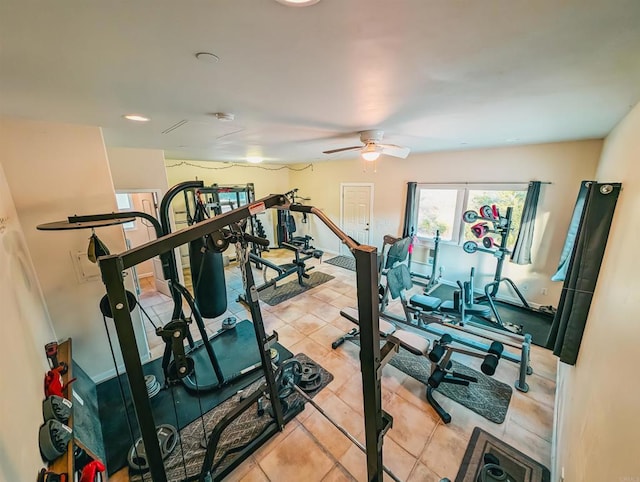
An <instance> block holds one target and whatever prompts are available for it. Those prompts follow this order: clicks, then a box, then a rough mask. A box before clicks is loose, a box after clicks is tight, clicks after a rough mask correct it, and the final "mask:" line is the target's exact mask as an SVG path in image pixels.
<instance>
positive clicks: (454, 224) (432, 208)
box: [416, 186, 463, 242]
mask: <svg viewBox="0 0 640 482" xmlns="http://www.w3.org/2000/svg"><path fill="white" fill-rule="evenodd" d="M461 192H462V191H461V190H460V189H456V188H451V187H450V186H449V187H446V188H445V187H439V186H429V187H420V188H419V189H418V190H417V193H416V194H417V196H418V203H417V206H418V215H417V217H416V219H417V229H416V231H417V236H418V237H419V238H435V236H436V231H439V232H440V239H442V240H443V241H455V242H457V241H458V233H459V231H460V219H461V216H458V215H457V213H458V212H459V208H460V205H461V203H462V201H463V199H462V196H461Z"/></svg>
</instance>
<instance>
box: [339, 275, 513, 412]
mask: <svg viewBox="0 0 640 482" xmlns="http://www.w3.org/2000/svg"><path fill="white" fill-rule="evenodd" d="M405 268H406V267H405ZM340 314H341V315H342V316H343V317H344V318H346V319H348V320H349V321H351V322H352V323H355V324H356V325H358V326H360V323H359V320H358V311H357V310H355V309H353V308H346V309H344V310H342V311H340ZM379 321H380V323H379V327H380V336H382V337H383V338H384V339H386V340H387V342H389V343H390V344H391V345H392V346H391V347H390V349H389V351H388V352H386V353H385V357H384V359H383V361H382V362H381V364H383V365H384V364H385V363H387V362H388V361H389V360H390V359H391V358H392V357H393V355H395V354H396V353H397V352H398V349H399V348H400V347H402V348H404V349H405V350H407V351H409V352H410V353H412V354H413V355H416V356H419V357H420V356H424V357H427V358H428V359H429V360H430V361H431V375H430V376H429V379H428V382H427V389H426V398H427V401H428V402H429V404H430V405H431V406H432V407H433V408H434V410H435V411H436V413H437V414H438V416H439V417H440V418H441V419H442V421H443V422H444V423H449V422H451V415H450V414H449V413H447V411H446V410H445V409H444V408H443V407H442V406H441V405H440V404H439V403H438V401H437V400H436V399H435V398H434V397H433V390H435V389H436V388H438V387H439V386H440V384H441V383H451V384H455V385H465V386H467V385H469V384H470V383H476V382H477V381H478V380H477V379H476V378H475V377H472V376H469V375H466V374H464V373H457V372H455V371H452V370H451V366H452V363H451V355H453V353H461V354H464V355H468V356H473V357H477V358H482V359H483V362H482V365H481V370H482V372H483V373H484V374H485V375H487V376H492V375H493V374H494V373H495V371H496V367H497V366H498V362H499V360H500V355H501V354H502V352H503V350H504V347H503V346H502V345H501V344H500V343H498V342H494V343H493V344H492V351H491V352H490V353H483V352H479V351H475V350H474V351H471V350H466V349H462V348H457V347H454V346H452V345H451V343H452V342H453V341H454V339H453V337H452V336H451V335H450V334H448V333H445V334H443V335H442V336H441V337H440V338H439V339H438V340H436V341H434V342H433V343H431V342H430V341H429V340H428V339H427V338H424V337H422V336H420V335H417V334H415V333H412V332H409V331H407V330H400V329H398V328H397V327H396V326H395V325H393V324H391V323H389V322H386V321H384V320H379Z"/></svg>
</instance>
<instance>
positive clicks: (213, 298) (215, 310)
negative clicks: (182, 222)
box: [189, 194, 227, 318]
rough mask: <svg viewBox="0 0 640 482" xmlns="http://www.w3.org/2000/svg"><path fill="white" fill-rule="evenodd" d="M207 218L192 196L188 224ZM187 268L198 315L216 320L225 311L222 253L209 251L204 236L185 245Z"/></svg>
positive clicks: (201, 205) (201, 202) (199, 196)
mask: <svg viewBox="0 0 640 482" xmlns="http://www.w3.org/2000/svg"><path fill="white" fill-rule="evenodd" d="M208 217H209V214H208V213H207V210H206V207H205V205H204V203H203V201H202V198H201V195H199V194H196V207H195V212H194V213H193V217H192V222H193V223H199V222H202V221H204V220H205V219H207V218H208ZM189 267H190V269H191V280H192V283H193V297H194V299H195V302H196V304H197V305H198V310H199V311H200V315H202V316H203V317H204V318H216V317H218V316H220V315H221V314H223V313H224V312H225V311H226V310H227V297H226V293H227V287H226V281H225V276H224V261H223V259H222V253H221V252H217V251H215V250H214V249H209V246H208V238H207V237H206V236H204V237H202V238H198V239H194V240H193V241H191V242H190V243H189Z"/></svg>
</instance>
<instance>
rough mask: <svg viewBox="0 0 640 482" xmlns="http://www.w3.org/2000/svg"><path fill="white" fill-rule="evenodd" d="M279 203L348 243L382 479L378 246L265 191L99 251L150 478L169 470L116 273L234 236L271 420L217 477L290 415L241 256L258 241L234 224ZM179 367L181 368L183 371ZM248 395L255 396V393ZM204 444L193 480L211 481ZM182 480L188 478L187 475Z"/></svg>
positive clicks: (384, 424)
mask: <svg viewBox="0 0 640 482" xmlns="http://www.w3.org/2000/svg"><path fill="white" fill-rule="evenodd" d="M277 206H280V208H284V209H289V210H291V211H295V212H301V213H307V214H314V215H316V216H317V217H318V218H319V219H320V220H321V221H322V222H323V223H325V224H326V225H327V227H328V228H329V229H330V230H331V231H332V232H333V233H334V234H335V235H336V236H337V237H338V238H340V239H341V241H342V242H343V243H345V244H346V245H347V246H348V248H349V249H350V250H351V251H352V253H353V255H354V257H355V260H356V279H357V294H358V311H359V319H360V329H361V335H360V336H361V353H360V363H361V371H362V382H363V395H364V397H363V398H364V406H363V413H364V418H365V442H366V457H367V474H368V476H367V480H369V481H372V482H373V481H376V482H378V481H380V482H381V481H382V480H383V465H382V443H383V438H384V434H385V433H386V431H387V430H388V429H389V428H390V427H391V424H392V418H391V416H390V415H388V414H387V413H385V412H384V411H383V410H382V405H381V401H382V396H381V380H380V378H381V373H380V372H381V360H384V359H386V358H387V357H386V354H387V352H388V351H389V350H390V348H389V347H387V345H385V347H382V348H381V347H380V335H379V319H378V284H377V250H376V248H375V247H371V246H361V245H358V243H356V242H355V241H354V240H353V239H351V238H350V237H348V236H347V235H346V234H344V233H343V232H342V231H341V230H340V228H338V227H337V226H336V225H335V224H334V223H333V222H332V221H331V220H330V219H329V218H327V217H326V216H325V215H324V214H323V213H322V212H321V211H319V210H317V209H316V208H313V207H311V206H303V205H289V204H288V203H287V199H286V198H285V197H284V196H283V195H271V196H268V197H265V198H262V199H260V200H258V201H256V202H253V203H250V204H248V205H246V206H243V207H240V208H237V209H235V210H232V211H229V212H226V213H223V214H221V215H219V216H216V217H213V218H211V219H207V220H205V221H202V222H200V223H196V224H194V225H192V226H190V227H188V228H185V229H183V230H181V231H178V232H175V233H171V234H166V235H164V236H162V237H161V238H159V239H157V240H156V241H152V242H150V243H147V244H145V245H143V246H140V247H137V248H134V249H130V250H127V251H125V252H123V253H121V254H117V255H109V256H104V257H101V258H99V266H100V270H101V272H102V278H103V281H104V283H105V287H106V290H107V295H108V300H109V305H110V307H111V312H112V313H113V320H114V323H115V326H116V332H117V336H118V343H119V345H120V348H121V351H122V354H123V359H124V364H125V368H126V373H127V378H128V383H129V387H130V390H131V394H132V400H133V405H134V409H135V413H136V416H137V419H138V423H139V427H140V432H141V434H142V440H143V442H144V446H145V450H146V457H147V459H148V462H149V468H150V474H151V477H152V480H153V481H154V482H166V481H167V473H166V469H165V466H164V464H163V453H162V450H161V448H160V445H159V442H158V438H157V435H156V424H155V421H154V415H153V412H152V410H151V405H150V402H149V398H148V393H147V387H146V383H145V378H144V373H143V371H142V365H141V361H140V353H139V352H138V348H137V345H136V342H135V337H134V331H133V325H132V320H131V315H130V312H129V306H128V300H127V293H126V290H125V287H124V279H123V274H122V272H123V270H125V269H128V268H130V267H132V266H135V265H136V264H138V263H141V262H143V261H145V260H147V259H151V258H153V257H155V256H158V255H164V253H168V252H171V251H172V250H173V249H175V248H176V247H178V246H180V245H182V244H185V243H188V242H191V241H193V240H195V239H198V238H202V237H203V236H210V237H211V239H212V240H213V244H214V245H218V246H220V245H224V244H225V243H234V244H236V246H237V249H238V250H239V255H240V256H241V261H242V262H241V266H244V269H243V278H244V281H245V291H246V293H245V295H246V297H247V299H248V300H250V301H251V315H252V318H253V324H254V327H255V334H256V340H257V341H258V345H259V347H260V356H261V361H262V363H261V368H262V370H263V373H264V377H265V385H264V387H263V389H264V391H265V392H266V393H268V394H269V398H270V400H271V403H272V404H273V411H274V419H273V422H272V423H271V424H270V426H269V428H268V430H266V431H264V432H263V433H261V434H260V435H259V436H258V437H257V438H256V440H255V441H254V442H253V443H251V444H250V445H248V446H246V447H245V448H244V449H243V451H242V453H241V454H239V455H238V457H237V458H236V462H235V463H234V464H231V465H230V466H229V467H228V468H227V469H226V471H225V473H222V474H216V475H215V480H220V479H221V478H222V477H224V476H225V475H226V474H227V473H228V472H229V471H231V470H233V468H235V466H237V464H239V463H240V461H241V460H243V459H244V458H246V457H248V456H249V455H250V453H252V452H253V451H255V450H256V449H257V448H258V447H260V446H261V445H262V444H263V443H264V442H266V440H268V439H269V438H270V437H271V436H272V435H274V434H275V433H277V432H278V431H280V430H282V429H283V427H284V424H285V423H286V421H287V419H288V418H289V414H287V417H285V415H284V414H283V413H282V412H283V410H282V405H281V404H280V401H279V396H278V389H279V388H278V387H279V385H278V383H279V382H278V380H277V379H276V378H277V376H276V375H277V374H276V373H274V370H273V368H272V365H271V359H270V354H269V350H270V346H271V344H272V343H273V341H274V340H273V337H267V335H266V333H265V330H264V325H263V322H262V316H261V312H260V306H259V303H258V294H257V290H256V288H255V283H254V282H253V276H252V273H251V269H250V266H249V257H248V255H246V253H247V252H248V251H247V249H248V248H247V246H248V242H259V240H257V239H256V238H255V237H254V236H252V235H249V234H247V233H244V232H243V231H242V230H241V229H239V226H240V224H241V223H242V221H243V220H246V219H247V218H248V217H250V216H253V215H255V214H257V213H259V212H263V211H264V210H265V209H268V208H273V207H277ZM239 261H240V260H239ZM175 345H176V346H175V349H177V350H179V345H180V344H175ZM178 358H180V357H178ZM183 366H184V370H182V367H183ZM188 371H189V367H188V365H182V364H179V365H178V370H177V376H180V374H184V373H187V372H188ZM279 376H280V377H281V379H282V377H283V375H282V374H280V375H279ZM255 396H257V395H256V394H254V395H252V397H255ZM250 398H251V397H250ZM247 400H248V399H247ZM247 400H245V401H243V402H241V404H239V405H238V407H237V408H236V410H234V411H233V412H234V413H232V414H229V417H234V416H239V415H240V414H241V413H242V412H243V411H245V410H246V409H247V408H248V407H249V406H251V405H250V402H249V401H247ZM252 400H253V401H255V399H253V398H252ZM220 423H222V424H223V425H224V423H229V420H228V419H224V420H222V421H221V422H220ZM220 428H221V427H220V426H217V427H216V429H214V433H218V430H219V429H220ZM215 439H216V437H214V436H212V437H211V438H210V439H209V443H210V444H211V443H214V442H212V441H215ZM180 443H181V442H180ZM210 450H211V449H210V448H209V447H208V448H207V458H206V460H205V463H204V465H203V470H202V472H201V474H200V475H199V477H198V478H197V479H195V480H198V481H202V482H205V481H208V480H212V478H211V477H212V476H211V473H210V472H207V463H208V462H207V461H208V460H209V459H210ZM185 480H194V479H192V478H190V479H185Z"/></svg>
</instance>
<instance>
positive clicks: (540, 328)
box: [430, 285, 553, 347]
mask: <svg viewBox="0 0 640 482" xmlns="http://www.w3.org/2000/svg"><path fill="white" fill-rule="evenodd" d="M455 289H456V288H454V287H453V286H447V285H440V286H438V288H436V289H435V290H434V291H433V292H432V293H431V295H430V296H435V297H436V298H440V299H441V300H443V301H445V300H451V299H453V292H454V291H455ZM482 304H485V305H486V304H487V303H486V302H484V303H482ZM496 308H497V309H498V312H499V313H500V317H501V318H502V321H504V322H508V323H513V324H514V325H522V327H523V333H529V334H530V335H531V341H532V342H533V343H534V344H536V345H538V346H542V347H544V346H545V345H546V343H547V338H548V337H549V331H550V330H551V323H552V322H553V315H552V314H550V313H545V312H542V311H534V310H527V309H525V308H519V307H517V306H514V305H511V304H507V303H501V302H497V303H496ZM471 319H472V321H474V322H476V323H479V324H484V325H488V326H491V327H494V328H498V325H497V324H496V323H491V322H490V321H487V320H484V319H483V318H479V317H477V316H472V317H471ZM505 331H506V330H505Z"/></svg>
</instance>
